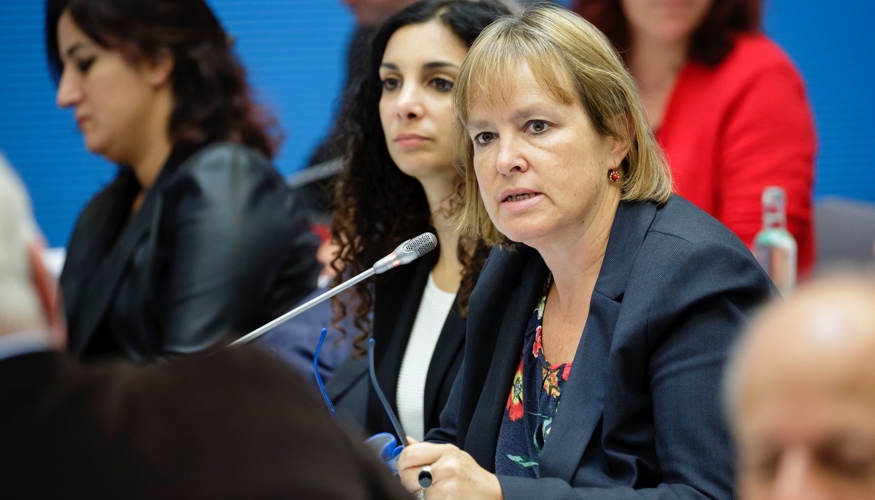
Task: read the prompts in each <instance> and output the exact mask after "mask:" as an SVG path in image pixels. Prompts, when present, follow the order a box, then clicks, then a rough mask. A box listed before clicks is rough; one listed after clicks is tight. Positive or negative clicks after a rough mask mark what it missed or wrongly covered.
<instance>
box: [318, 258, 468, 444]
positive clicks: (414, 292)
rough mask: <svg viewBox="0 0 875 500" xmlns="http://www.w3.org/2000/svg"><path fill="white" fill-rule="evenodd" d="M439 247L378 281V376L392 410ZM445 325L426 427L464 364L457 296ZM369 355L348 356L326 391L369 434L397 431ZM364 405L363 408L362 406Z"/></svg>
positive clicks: (434, 421) (428, 393)
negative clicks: (373, 376)
mask: <svg viewBox="0 0 875 500" xmlns="http://www.w3.org/2000/svg"><path fill="white" fill-rule="evenodd" d="M437 258H438V250H434V251H432V252H430V253H428V254H426V255H424V256H423V257H422V258H421V259H419V260H417V261H415V262H413V263H411V264H409V265H407V266H402V267H399V268H397V269H393V270H392V271H391V272H388V273H386V274H383V275H380V276H379V277H380V278H384V279H380V280H378V281H377V284H376V291H375V301H374V318H373V337H374V363H375V364H376V366H377V380H378V381H379V382H380V387H381V388H382V390H383V393H384V394H385V395H386V398H387V399H388V400H389V402H390V404H391V405H392V409H393V410H394V411H395V412H396V414H397V412H398V407H397V404H396V401H395V395H396V392H397V390H398V374H399V372H400V371H401V362H402V361H403V360H404V352H405V351H406V350H407V342H408V341H409V340H410V332H411V331H412V330H413V322H414V321H415V320H416V313H417V312H418V311H419V303H420V302H421V301H422V294H423V293H424V291H425V285H426V284H427V282H428V275H429V273H430V272H431V270H432V268H433V267H434V265H435V263H436V262H437ZM456 298H457V300H456V301H455V302H454V304H453V307H452V309H451V310H450V313H449V314H448V315H447V319H446V321H445V322H444V326H443V329H441V333H440V337H439V338H438V342H437V345H436V346H435V350H434V354H432V358H431V363H430V364H429V367H428V374H427V375H426V379H425V401H424V403H425V406H424V408H423V419H424V427H423V428H424V429H425V430H426V432H428V430H429V429H432V428H434V427H437V426H438V423H439V421H440V414H441V411H442V410H443V408H444V405H445V404H446V402H447V399H448V398H449V394H450V390H451V388H452V385H453V381H454V380H455V378H456V374H457V373H458V371H459V366H460V365H461V363H462V354H463V347H464V343H465V321H464V320H463V319H462V313H461V310H460V307H459V302H458V296H457V297H456ZM367 370H368V365H367V357H363V358H353V359H350V360H347V361H346V362H345V363H343V364H342V365H341V366H340V367H338V369H337V371H335V372H334V374H333V375H332V376H331V378H330V379H329V381H328V392H329V394H330V395H331V397H332V399H333V400H334V403H335V404H336V405H337V407H338V409H340V410H344V411H345V412H346V413H347V415H348V416H350V417H352V418H353V419H354V420H356V421H358V422H359V424H361V425H363V426H364V427H365V430H366V431H367V432H368V433H371V434H373V433H377V432H389V433H392V434H395V431H394V429H393V427H392V423H391V421H390V420H389V417H388V416H387V415H386V411H385V410H384V409H383V406H382V405H381V404H380V400H379V398H377V394H376V393H375V392H374V390H373V388H372V387H371V385H370V382H369V379H368V372H367ZM362 410H364V411H362Z"/></svg>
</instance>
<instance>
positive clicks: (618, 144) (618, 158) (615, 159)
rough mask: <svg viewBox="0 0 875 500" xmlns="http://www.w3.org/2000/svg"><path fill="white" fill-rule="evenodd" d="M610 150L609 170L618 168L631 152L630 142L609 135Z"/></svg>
mask: <svg viewBox="0 0 875 500" xmlns="http://www.w3.org/2000/svg"><path fill="white" fill-rule="evenodd" d="M608 141H609V142H610V150H608V170H610V169H613V168H617V167H618V166H619V165H620V164H621V163H622V162H623V159H624V158H626V155H627V154H629V143H628V142H626V141H624V140H622V139H620V138H619V137H608Z"/></svg>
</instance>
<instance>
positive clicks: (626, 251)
mask: <svg viewBox="0 0 875 500" xmlns="http://www.w3.org/2000/svg"><path fill="white" fill-rule="evenodd" d="M655 215H656V207H655V206H654V205H652V204H649V203H639V202H621V203H620V206H619V207H618V208H617V213H616V216H615V217H614V223H613V226H612V227H611V235H610V239H609V240H608V247H607V250H606V253H605V258H604V260H603V261H602V267H601V270H600V271H599V277H598V280H597V281H596V286H595V290H594V292H593V296H592V300H591V303H590V313H589V317H588V318H587V320H586V325H585V326H584V330H583V336H582V338H581V340H580V344H579V345H578V346H577V350H576V352H575V354H574V365H573V367H572V369H571V376H570V377H569V379H568V382H567V384H566V385H565V387H564V388H563V391H562V399H561V401H560V402H559V409H561V411H559V410H557V415H556V418H555V419H554V420H553V424H552V426H551V429H550V435H549V437H548V438H547V440H546V442H545V443H544V447H543V449H542V450H541V455H540V459H539V472H540V476H541V477H556V478H560V479H563V480H565V481H567V482H571V480H572V478H573V475H574V473H575V472H576V471H577V467H578V465H579V464H580V460H581V458H582V456H583V453H584V451H585V450H586V447H587V446H589V444H588V443H589V442H590V441H591V440H592V439H598V436H593V431H594V430H595V429H596V427H597V426H598V424H599V422H600V421H601V418H602V415H603V413H604V398H605V397H610V395H607V396H606V395H605V394H604V387H605V381H604V376H605V370H606V368H607V366H606V364H607V363H608V362H609V358H610V348H611V341H612V338H613V333H614V328H615V325H616V323H617V317H618V315H619V313H620V306H621V303H622V299H623V295H624V293H625V290H626V284H627V283H628V281H629V273H630V271H631V269H632V264H633V263H634V262H635V256H636V254H637V253H638V250H639V249H640V248H641V243H642V241H644V238H645V236H646V234H647V229H648V228H649V227H650V224H651V223H652V222H653V219H654V217H655ZM569 443H574V444H573V445H569Z"/></svg>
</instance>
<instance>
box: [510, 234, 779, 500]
mask: <svg viewBox="0 0 875 500" xmlns="http://www.w3.org/2000/svg"><path fill="white" fill-rule="evenodd" d="M662 240H663V241H665V240H677V239H676V238H671V237H669V238H663V239H662ZM667 244H669V245H673V246H675V249H676V247H677V246H678V245H679V246H681V247H683V246H687V248H686V249H685V251H682V252H677V251H671V252H665V251H661V250H660V249H659V248H651V249H650V250H648V251H650V252H652V254H654V255H657V256H658V255H663V256H667V255H671V256H672V257H671V258H672V262H671V263H670V264H668V263H666V262H653V261H652V260H650V261H649V264H650V266H649V267H651V271H649V272H647V271H644V272H643V274H644V275H646V276H645V277H644V279H640V280H638V281H637V283H635V285H637V286H636V287H637V288H639V289H643V290H644V291H643V292H641V293H643V294H644V295H646V296H647V297H649V301H647V302H648V303H647V305H646V306H645V307H644V309H643V311H644V312H646V314H647V315H646V318H647V320H646V323H645V325H644V328H643V329H642V331H640V334H638V335H636V337H635V338H636V342H639V341H640V343H641V344H642V345H641V347H642V348H645V347H646V353H647V360H646V375H645V380H644V383H646V384H648V386H649V390H650V394H651V398H652V415H650V417H651V418H652V419H653V424H652V428H653V436H652V438H653V440H654V446H655V450H656V456H657V458H658V463H659V468H660V472H661V479H660V482H659V484H658V485H656V486H655V487H651V488H645V489H635V488H632V487H628V486H622V487H615V488H609V487H608V488H606V487H598V488H595V487H576V488H575V487H573V486H572V485H571V484H569V483H567V482H566V481H564V480H562V479H557V478H542V479H528V478H516V477H507V476H499V477H498V479H499V482H500V484H501V487H502V491H503V492H504V496H505V498H506V499H508V500H511V499H517V498H518V499H524V498H563V499H564V498H568V499H571V498H581V499H582V498H590V499H592V498H599V499H642V498H653V499H657V498H732V496H733V491H734V489H733V470H734V469H733V462H734V458H733V455H732V452H731V450H732V446H731V442H730V436H729V432H728V426H727V423H726V421H725V419H724V416H723V414H722V411H721V407H722V400H721V394H722V391H721V384H722V376H723V368H724V365H725V362H726V360H727V358H728V355H729V353H730V352H731V349H732V346H733V345H734V342H735V340H736V338H737V336H738V334H739V333H740V330H741V329H742V328H743V326H744V323H745V322H746V321H747V319H748V318H749V317H750V315H751V314H752V313H753V312H754V309H755V308H756V307H757V305H758V304H760V303H761V302H762V301H763V300H764V299H766V298H767V297H768V296H769V295H770V294H771V293H772V292H773V288H772V287H771V285H770V282H769V281H768V279H767V277H766V276H765V275H764V273H763V272H762V271H761V270H760V269H759V268H758V267H757V266H756V265H755V263H754V262H753V261H752V259H751V258H750V256H748V255H743V254H742V252H741V250H743V249H730V250H727V248H726V247H725V246H721V245H720V244H719V243H715V244H713V245H710V248H708V247H706V248H702V247H701V246H698V247H697V246H696V245H686V243H685V242H683V241H674V242H671V241H669V242H667ZM662 250H664V248H663V249H662ZM642 251H644V250H642ZM642 271H643V270H642ZM635 272H636V270H635V269H633V273H635ZM629 300H633V301H640V300H641V294H640V293H636V292H635V291H634V290H632V289H631V287H630V288H629V289H627V295H626V298H625V299H624V301H629ZM619 321H620V322H621V321H623V320H622V318H621V319H620V320H619ZM636 327H638V325H637V324H636ZM634 359H635V361H637V358H634ZM633 364H636V363H633ZM639 370H640V368H639V367H635V366H631V365H630V366H627V367H623V370H622V371H623V372H630V371H631V372H634V371H639ZM614 373H617V372H616V371H615V372H614ZM630 380H631V379H630ZM624 383H629V380H627V381H626V382H624ZM632 383H635V382H634V381H633V382H632ZM614 387H616V386H614ZM605 397H606V398H616V397H622V395H621V394H620V395H618V394H616V393H614V394H613V395H612V394H606V396H605ZM630 418H632V417H631V416H630ZM634 418H643V417H642V416H641V415H637V416H635V417H634ZM646 428H647V427H646V426H641V428H640V429H638V431H637V432H645V429H646ZM605 432H610V431H605ZM626 437H627V438H629V439H631V440H638V439H640V438H641V436H640V435H639V434H636V435H635V436H626ZM602 439H603V440H604V439H606V438H605V437H602ZM610 439H612V440H614V441H615V442H621V441H622V440H623V439H624V438H623V436H622V435H614V436H610Z"/></svg>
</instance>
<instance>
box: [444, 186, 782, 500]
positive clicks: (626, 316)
mask: <svg viewBox="0 0 875 500" xmlns="http://www.w3.org/2000/svg"><path fill="white" fill-rule="evenodd" d="M547 273H548V269H547V267H546V265H545V264H544V261H543V260H542V259H541V257H540V255H539V254H538V253H537V252H536V251H535V250H533V249H531V248H528V247H524V246H521V247H520V248H519V249H518V250H517V251H515V252H511V251H507V250H502V249H497V250H494V251H493V253H492V255H491V256H490V259H489V260H488V261H487V263H486V266H485V267H484V268H483V272H482V274H481V276H480V280H479V282H478V284H477V287H476V288H475V290H474V293H473V295H472V297H471V300H470V302H469V314H468V331H469V332H471V334H470V335H469V337H468V339H467V341H466V346H465V361H464V363H463V366H462V369H461V371H460V374H459V377H458V379H457V380H456V385H455V386H454V387H453V392H452V394H451V395H450V400H449V402H448V403H447V407H446V409H445V410H444V413H443V414H442V415H441V426H442V427H441V428H440V429H436V430H434V431H432V432H431V433H430V434H429V435H428V437H427V438H428V440H430V441H440V442H449V443H454V444H457V445H458V446H459V447H460V448H462V449H464V450H465V451H467V452H468V453H470V454H471V455H472V456H473V458H474V459H475V460H476V461H477V463H479V464H480V466H481V467H483V468H485V469H487V470H489V471H494V470H495V450H496V443H497V441H498V433H499V428H500V426H501V419H502V416H503V413H504V410H505V404H506V402H507V397H508V394H509V391H510V388H511V384H512V383H513V376H514V371H515V369H516V367H517V364H518V363H519V359H520V353H521V351H522V343H523V335H524V333H525V328H526V324H527V322H528V321H529V318H530V317H531V315H532V310H533V309H534V307H535V305H536V303H537V300H538V299H539V298H540V296H541V293H542V291H543V286H544V282H545V279H546V276H547ZM774 293H775V291H774V288H773V286H772V285H771V281H770V280H769V278H768V276H767V275H766V273H765V272H764V271H763V270H762V268H760V266H759V265H758V264H757V262H756V260H754V258H753V255H752V254H751V252H750V251H749V250H748V249H747V248H746V247H745V246H744V244H743V243H742V242H741V241H740V240H739V239H738V238H737V237H736V236H735V235H734V234H732V233H731V232H730V231H729V230H728V229H726V228H725V227H724V226H723V225H721V224H720V223H719V222H717V221H716V220H715V219H713V218H712V217H710V216H709V215H707V214H705V212H703V211H701V210H699V209H698V208H696V207H694V206H693V205H691V204H690V203H689V202H687V201H686V200H683V199H682V198H680V197H678V196H672V197H671V198H670V199H669V201H668V202H667V203H666V204H665V205H664V206H663V207H661V208H657V207H656V206H655V205H653V204H650V203H642V202H621V203H620V207H619V209H618V211H617V214H616V218H615V220H614V225H613V228H612V229H611V234H610V239H609V242H608V246H607V252H606V254H605V258H604V261H603V263H602V267H601V271H600V273H599V277H598V280H597V282H596V286H595V291H594V292H593V295H592V300H591V303H590V310H589V311H590V312H589V317H588V319H587V322H586V326H585V327H584V331H583V336H582V338H581V341H580V344H579V345H578V348H577V351H576V353H575V356H574V365H573V368H572V370H571V376H570V377H569V380H568V382H566V386H565V389H564V390H563V392H562V401H561V403H560V404H561V411H559V412H558V413H557V415H556V418H555V419H554V421H553V425H552V429H551V431H550V436H549V438H548V439H547V440H546V443H545V445H544V447H543V449H542V451H541V455H540V466H539V468H540V477H541V479H525V478H516V477H506V476H499V482H500V483H501V486H502V490H503V491H504V496H505V498H507V499H512V498H526V499H528V498H584V497H586V498H679V497H682V498H705V497H708V498H732V496H733V455H732V451H731V446H730V438H729V433H728V431H727V426H726V423H725V421H724V418H723V415H722V414H721V408H720V406H721V397H720V395H721V378H722V372H723V365H724V362H725V361H726V358H727V355H728V354H729V352H730V349H731V347H732V345H733V343H734V341H735V339H736V338H737V336H738V334H739V333H740V329H741V328H742V327H743V325H744V324H745V322H746V321H747V320H748V319H749V318H750V316H751V314H752V313H753V312H754V310H755V308H756V307H757V306H758V305H759V304H760V303H761V302H763V301H764V300H766V299H768V298H769V297H770V296H772V295H773V294H774Z"/></svg>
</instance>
